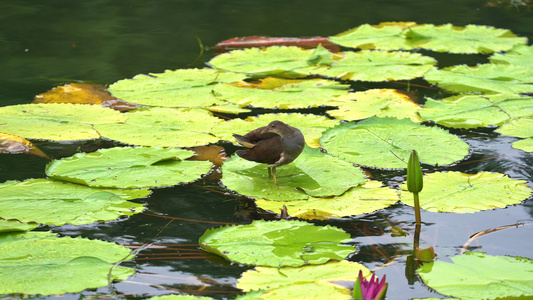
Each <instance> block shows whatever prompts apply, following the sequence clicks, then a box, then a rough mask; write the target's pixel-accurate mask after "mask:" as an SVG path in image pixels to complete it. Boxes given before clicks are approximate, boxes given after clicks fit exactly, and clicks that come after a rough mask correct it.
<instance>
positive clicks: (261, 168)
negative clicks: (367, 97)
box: [222, 147, 366, 201]
mask: <svg viewBox="0 0 533 300" xmlns="http://www.w3.org/2000/svg"><path fill="white" fill-rule="evenodd" d="M276 169H277V174H278V176H277V178H278V185H277V186H276V185H275V184H274V182H273V180H272V179H271V178H269V177H268V173H267V167H266V164H259V163H256V162H251V161H247V160H245V159H242V158H240V157H238V156H237V155H234V156H233V157H232V158H231V159H230V160H228V161H226V162H225V163H224V165H223V166H222V174H223V177H222V183H223V184H224V185H225V186H226V187H227V188H228V189H230V190H234V191H236V192H238V193H239V194H241V195H246V196H250V197H254V198H264V199H269V200H275V201H289V200H298V199H307V198H308V197H309V196H315V197H324V196H332V195H340V194H342V193H344V192H345V191H346V190H348V189H350V187H353V186H357V185H359V184H362V183H364V182H365V181H366V179H365V177H364V174H363V173H362V171H361V170H360V169H359V168H355V167H353V166H352V165H351V164H350V163H348V162H345V161H343V160H340V159H338V158H335V157H332V156H330V155H327V154H324V153H322V152H320V150H318V149H313V148H309V147H305V148H304V151H303V152H302V154H301V155H300V156H299V157H298V158H297V159H296V160H295V161H294V162H292V163H290V164H288V165H284V166H281V167H277V168H276Z"/></svg>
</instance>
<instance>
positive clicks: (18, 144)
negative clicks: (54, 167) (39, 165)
mask: <svg viewBox="0 0 533 300" xmlns="http://www.w3.org/2000/svg"><path fill="white" fill-rule="evenodd" d="M0 153H12V154H28V155H33V156H38V157H42V158H46V159H50V157H48V155H46V154H45V153H44V152H43V151H41V149H39V148H37V147H36V146H34V145H33V144H32V143H31V142H30V141H28V140H27V139H23V138H21V137H18V136H16V135H11V134H5V133H1V132H0Z"/></svg>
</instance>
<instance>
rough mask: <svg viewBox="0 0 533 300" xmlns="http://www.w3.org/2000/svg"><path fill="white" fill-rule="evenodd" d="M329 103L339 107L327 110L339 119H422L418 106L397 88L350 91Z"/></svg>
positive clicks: (416, 120)
mask: <svg viewBox="0 0 533 300" xmlns="http://www.w3.org/2000/svg"><path fill="white" fill-rule="evenodd" d="M329 105H331V106H338V107H339V108H338V109H335V110H328V114H329V115H330V116H332V117H334V118H336V119H340V120H347V121H355V120H362V119H366V118H370V117H373V116H377V117H394V118H397V119H405V118H409V119H411V120H412V121H413V122H421V121H422V120H421V119H420V117H419V116H418V114H417V111H419V110H420V106H419V105H418V104H417V103H416V102H414V101H413V100H412V99H411V98H410V96H409V95H408V94H406V93H404V92H401V91H399V90H393V89H372V90H366V91H364V92H355V93H350V94H348V95H345V96H340V97H337V98H336V99H335V100H334V101H332V102H330V103H329Z"/></svg>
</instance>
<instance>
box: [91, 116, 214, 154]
mask: <svg viewBox="0 0 533 300" xmlns="http://www.w3.org/2000/svg"><path fill="white" fill-rule="evenodd" d="M125 115H126V116H127V117H128V119H127V120H126V122H124V124H105V125H96V126H95V129H96V130H97V131H98V132H99V133H100V134H101V135H102V137H105V138H108V139H111V140H115V141H119V142H122V143H125V144H130V145H138V146H159V147H194V146H203V145H207V144H210V143H216V142H218V139H217V138H215V137H214V136H213V135H211V134H210V133H209V132H210V131H211V128H212V127H213V126H214V125H215V124H216V123H218V122H222V119H219V118H216V117H213V115H212V114H211V113H210V112H208V111H206V110H203V109H194V108H193V109H178V108H159V107H153V108H148V109H146V108H145V109H138V110H135V111H132V112H129V113H126V114H125Z"/></svg>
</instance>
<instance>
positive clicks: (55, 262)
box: [0, 232, 135, 295]
mask: <svg viewBox="0 0 533 300" xmlns="http://www.w3.org/2000/svg"><path fill="white" fill-rule="evenodd" d="M130 253H131V250H129V249H127V248H124V247H123V246H120V245H117V244H115V243H109V242H104V241H98V240H89V239H85V238H81V237H77V238H71V237H62V238H58V237H55V236H42V235H37V234H35V233H33V232H28V233H26V234H24V235H17V236H12V235H9V234H2V235H0V282H1V283H2V284H0V294H14V293H20V294H27V295H37V294H40V295H57V294H64V293H77V292H80V291H83V290H85V289H89V288H98V287H103V286H107V285H108V284H109V283H110V282H108V276H110V277H109V280H125V279H126V278H127V277H128V276H130V275H133V274H134V273H135V271H134V270H133V269H129V268H124V267H120V266H119V267H115V268H113V265H114V264H115V263H117V262H119V261H122V260H127V259H131V258H132V257H131V256H130Z"/></svg>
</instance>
